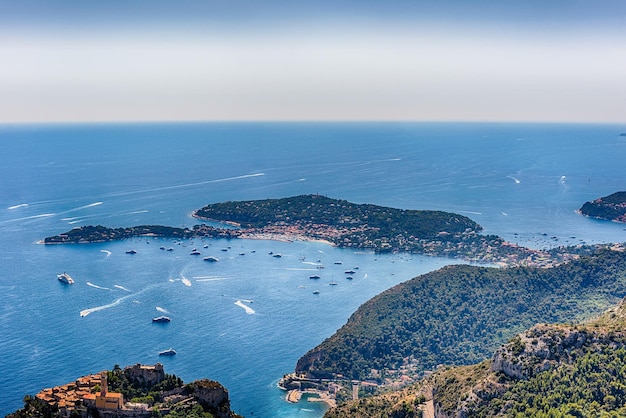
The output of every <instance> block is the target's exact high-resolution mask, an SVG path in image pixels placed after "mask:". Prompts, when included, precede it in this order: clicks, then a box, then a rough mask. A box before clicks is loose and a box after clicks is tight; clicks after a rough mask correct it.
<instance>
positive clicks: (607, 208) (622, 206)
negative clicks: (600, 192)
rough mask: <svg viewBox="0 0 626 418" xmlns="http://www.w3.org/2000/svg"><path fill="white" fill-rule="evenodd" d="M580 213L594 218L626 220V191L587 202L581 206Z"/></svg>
mask: <svg viewBox="0 0 626 418" xmlns="http://www.w3.org/2000/svg"><path fill="white" fill-rule="evenodd" d="M580 213H582V214H583V215H585V216H590V217H592V218H598V219H606V220H609V221H618V222H626V192H616V193H613V194H612V195H609V196H604V197H600V198H598V199H596V200H594V201H593V202H586V203H585V204H584V205H583V206H582V208H580Z"/></svg>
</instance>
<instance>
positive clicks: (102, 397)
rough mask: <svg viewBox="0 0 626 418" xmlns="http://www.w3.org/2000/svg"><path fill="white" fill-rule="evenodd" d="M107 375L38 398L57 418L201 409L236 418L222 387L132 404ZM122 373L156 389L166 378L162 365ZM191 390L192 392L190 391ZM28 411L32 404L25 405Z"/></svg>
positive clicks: (210, 384)
mask: <svg viewBox="0 0 626 418" xmlns="http://www.w3.org/2000/svg"><path fill="white" fill-rule="evenodd" d="M109 373H110V372H108V371H106V370H105V371H102V372H99V373H95V374H90V375H87V376H82V377H79V378H78V379H76V380H75V381H74V382H71V383H67V384H64V385H61V386H55V387H52V388H46V389H43V390H41V391H40V392H39V393H38V394H37V395H35V400H37V401H40V402H42V403H43V404H45V405H47V406H48V407H49V410H51V411H53V412H54V413H55V415H53V416H55V417H62V418H69V417H81V418H88V417H93V416H99V417H103V418H113V417H116V418H120V417H122V418H123V417H129V418H130V417H153V416H154V413H158V414H159V415H161V416H165V415H167V414H168V413H170V412H171V411H173V410H180V409H184V408H189V407H191V406H193V405H201V406H202V407H203V409H205V410H208V411H211V412H212V413H213V415H214V416H216V417H218V418H232V417H236V416H237V415H235V414H234V413H232V412H231V411H230V401H229V398H228V391H227V390H226V389H225V388H224V387H223V386H222V385H220V384H219V383H217V382H214V381H210V380H199V381H195V382H193V383H192V384H191V385H186V386H183V385H181V386H178V387H175V388H173V389H170V390H166V391H162V392H161V393H160V398H162V401H161V402H158V403H157V402H154V403H152V402H151V403H148V402H145V403H144V402H130V401H129V400H127V399H124V395H123V394H122V393H120V392H115V391H112V390H109V382H108V376H109ZM121 373H122V374H123V375H124V376H125V378H126V379H127V380H128V381H130V382H135V384H139V385H140V386H141V387H148V388H149V387H154V386H156V385H158V384H159V383H161V382H162V381H163V380H164V379H165V378H166V374H165V372H164V370H163V365H162V364H160V363H156V364H154V365H143V364H135V365H133V366H128V367H125V368H124V369H123V370H121ZM190 388H191V389H190ZM26 403H27V406H26V407H25V409H27V408H28V404H29V402H26Z"/></svg>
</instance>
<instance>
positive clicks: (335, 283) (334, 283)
mask: <svg viewBox="0 0 626 418" xmlns="http://www.w3.org/2000/svg"><path fill="white" fill-rule="evenodd" d="M328 284H329V285H331V286H337V282H330V283H328Z"/></svg>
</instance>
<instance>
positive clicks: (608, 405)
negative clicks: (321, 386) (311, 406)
mask: <svg viewBox="0 0 626 418" xmlns="http://www.w3.org/2000/svg"><path fill="white" fill-rule="evenodd" d="M625 329H626V302H624V301H622V303H621V304H620V305H619V306H617V307H615V308H613V309H611V310H609V311H608V312H606V313H605V314H603V315H602V316H601V317H600V318H599V319H597V320H593V321H591V322H589V323H586V324H579V325H569V326H567V325H539V326H536V327H533V328H531V329H529V330H527V331H526V332H524V333H522V334H520V335H518V336H516V337H515V338H513V339H512V340H511V341H510V342H509V343H508V344H506V345H505V346H503V347H501V348H499V349H498V350H497V351H496V354H495V355H494V357H493V359H492V360H487V361H484V362H482V363H480V364H476V365H471V366H459V367H451V368H443V369H441V370H439V371H437V372H436V373H435V374H433V375H432V376H430V377H428V378H426V379H424V380H422V381H421V382H419V383H417V384H415V385H413V386H411V387H408V388H404V389H403V390H402V391H397V392H392V393H387V394H384V395H379V396H375V397H372V398H367V399H362V400H359V401H350V402H347V403H346V404H344V405H342V406H340V407H339V408H336V409H334V410H330V411H329V412H328V413H327V414H326V415H325V417H326V418H343V417H349V416H363V417H381V416H386V417H391V416H393V417H396V418H411V417H419V416H420V413H421V410H422V409H423V408H424V405H425V404H426V400H427V399H428V401H430V402H431V404H432V406H431V407H436V408H437V410H438V411H439V412H440V413H446V414H447V415H448V416H464V417H468V418H469V417H485V418H486V417H514V418H523V417H539V418H548V417H623V416H626V383H625V382H626V335H625V334H624V330H625ZM502 359H506V360H505V362H506V363H508V365H507V366H503V362H502Z"/></svg>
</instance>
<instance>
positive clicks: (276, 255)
mask: <svg viewBox="0 0 626 418" xmlns="http://www.w3.org/2000/svg"><path fill="white" fill-rule="evenodd" d="M272 257H274V258H280V257H282V255H281V254H278V253H276V254H273V255H272Z"/></svg>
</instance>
